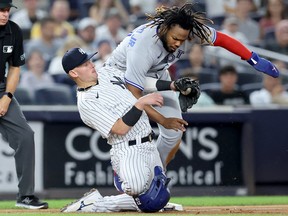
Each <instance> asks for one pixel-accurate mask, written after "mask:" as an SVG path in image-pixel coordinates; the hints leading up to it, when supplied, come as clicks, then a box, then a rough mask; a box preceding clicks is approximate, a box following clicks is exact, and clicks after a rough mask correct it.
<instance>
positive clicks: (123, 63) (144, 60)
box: [107, 24, 216, 90]
mask: <svg viewBox="0 0 288 216" xmlns="http://www.w3.org/2000/svg"><path fill="white" fill-rule="evenodd" d="M210 30H211V35H210V41H211V42H212V43H214V42H215V40H216V30H215V29H213V28H210ZM156 34H157V26H154V27H152V28H151V27H149V26H148V27H147V24H144V25H141V26H139V27H138V28H136V29H134V30H133V31H132V33H130V34H129V35H128V36H127V37H126V38H125V39H124V40H123V41H122V42H121V43H120V44H119V46H118V47H117V48H116V49H115V50H114V51H113V53H112V55H111V56H110V57H109V59H108V60H107V63H108V64H109V63H110V65H115V64H116V65H117V67H118V68H119V69H120V70H122V71H123V72H125V81H126V82H127V83H129V84H131V85H133V86H135V87H137V88H139V89H141V90H143V89H144V84H145V77H146V76H148V77H153V78H159V77H161V74H163V73H164V72H165V71H166V69H168V68H169V67H170V66H171V65H172V64H174V63H175V62H176V61H178V60H179V59H180V58H181V56H182V55H183V54H184V53H186V52H188V51H189V49H190V48H191V42H189V41H188V40H186V41H185V42H184V43H183V44H182V45H181V46H180V47H179V48H178V49H177V50H175V52H174V53H168V52H167V51H166V50H165V48H164V47H163V43H162V41H161V40H160V39H159V38H158V36H157V35H156Z"/></svg>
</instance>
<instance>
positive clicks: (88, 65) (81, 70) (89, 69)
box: [75, 60, 98, 83]
mask: <svg viewBox="0 0 288 216" xmlns="http://www.w3.org/2000/svg"><path fill="white" fill-rule="evenodd" d="M75 71H76V72H77V75H78V78H79V79H80V80H81V81H82V82H84V83H93V82H96V81H97V79H98V74H97V72H96V70H95V65H94V63H93V62H92V61H90V60H89V61H86V62H84V63H83V64H81V65H80V66H78V67H76V68H75Z"/></svg>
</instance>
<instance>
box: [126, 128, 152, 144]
mask: <svg viewBox="0 0 288 216" xmlns="http://www.w3.org/2000/svg"><path fill="white" fill-rule="evenodd" d="M154 139H156V135H155V133H154V131H152V132H151V133H150V134H149V135H148V136H146V137H143V138H141V143H145V142H152V140H154ZM136 143H137V142H136V140H130V141H128V145H129V146H133V145H136Z"/></svg>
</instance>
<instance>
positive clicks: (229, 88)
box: [210, 65, 249, 106]
mask: <svg viewBox="0 0 288 216" xmlns="http://www.w3.org/2000/svg"><path fill="white" fill-rule="evenodd" d="M237 78H238V75H237V71H236V69H235V67H234V66H232V65H227V66H224V67H222V68H221V69H220V71H219V81H220V89H219V90H213V91H211V92H210V97H211V98H212V99H213V101H214V102H215V103H216V104H218V105H229V106H238V105H244V104H249V98H248V97H247V96H246V94H245V93H244V92H242V91H240V90H238V86H237V84H236V83H237Z"/></svg>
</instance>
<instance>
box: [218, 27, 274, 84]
mask: <svg viewBox="0 0 288 216" xmlns="http://www.w3.org/2000/svg"><path fill="white" fill-rule="evenodd" d="M216 33H217V37H216V40H215V42H214V46H220V47H223V48H225V49H227V50H228V51H230V52H232V53H234V54H236V55H238V56H240V57H241V59H243V60H246V61H247V62H248V63H249V64H250V65H252V66H253V67H254V68H255V69H256V70H257V71H260V72H263V73H265V74H268V75H269V76H272V77H274V78H277V77H278V76H279V70H278V69H277V68H276V66H275V65H274V64H272V63H271V62H270V61H268V60H267V59H265V58H261V57H259V56H258V54H257V53H255V52H251V51H250V50H249V49H248V48H247V47H246V46H244V45H243V44H242V43H241V42H240V41H238V40H236V39H235V38H233V37H230V36H229V35H227V34H224V33H222V32H219V31H217V32H216Z"/></svg>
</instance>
